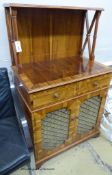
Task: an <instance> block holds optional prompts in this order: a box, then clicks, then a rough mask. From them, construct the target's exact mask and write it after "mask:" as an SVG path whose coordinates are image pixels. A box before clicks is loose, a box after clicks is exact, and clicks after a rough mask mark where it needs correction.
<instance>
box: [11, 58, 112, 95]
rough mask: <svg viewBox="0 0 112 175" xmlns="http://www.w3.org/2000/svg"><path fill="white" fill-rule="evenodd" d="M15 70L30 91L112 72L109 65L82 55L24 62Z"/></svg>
mask: <svg viewBox="0 0 112 175" xmlns="http://www.w3.org/2000/svg"><path fill="white" fill-rule="evenodd" d="M13 70H14V72H15V73H16V74H17V76H18V78H19V79H20V80H21V82H22V83H23V85H24V87H25V88H26V90H27V92H28V93H33V92H37V91H40V90H45V89H49V88H52V87H57V86H60V85H64V84H68V83H72V82H76V81H80V80H83V79H86V78H90V77H94V76H98V75H102V74H105V73H110V72H112V69H111V68H108V67H107V66H104V65H102V64H99V63H96V62H94V63H92V62H88V60H87V59H82V58H81V57H71V58H65V59H58V60H52V61H49V60H48V61H47V60H46V61H40V62H37V63H32V64H24V65H22V66H21V67H19V68H18V72H17V68H16V67H15V66H14V67H13Z"/></svg>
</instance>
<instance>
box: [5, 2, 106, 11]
mask: <svg viewBox="0 0 112 175" xmlns="http://www.w3.org/2000/svg"><path fill="white" fill-rule="evenodd" d="M4 7H17V8H21V7H24V8H48V9H69V10H70V9H71V10H94V11H96V10H98V11H103V10H104V9H103V8H98V7H94V8H91V7H75V6H56V5H38V4H18V3H8V4H4Z"/></svg>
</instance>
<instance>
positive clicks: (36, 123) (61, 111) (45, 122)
mask: <svg viewBox="0 0 112 175" xmlns="http://www.w3.org/2000/svg"><path fill="white" fill-rule="evenodd" d="M78 106H79V105H78ZM78 111H79V109H78V108H77V105H76V101H75V100H70V101H69V102H64V103H61V104H58V105H56V104H55V105H54V106H52V107H48V108H45V109H43V110H40V111H38V112H35V113H34V114H33V129H34V131H33V134H34V146H35V155H36V158H37V160H39V159H41V158H43V157H45V156H48V155H50V154H52V153H55V152H57V151H59V150H60V149H63V148H64V147H66V146H67V145H69V144H70V143H72V138H73V136H75V134H76V131H75V130H76V127H77V114H78Z"/></svg>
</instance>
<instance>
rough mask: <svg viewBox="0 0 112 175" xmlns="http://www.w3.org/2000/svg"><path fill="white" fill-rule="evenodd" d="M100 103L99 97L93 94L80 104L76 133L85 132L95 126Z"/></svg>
mask: <svg viewBox="0 0 112 175" xmlns="http://www.w3.org/2000/svg"><path fill="white" fill-rule="evenodd" d="M100 103H101V97H99V96H95V97H91V98H89V99H88V100H86V101H84V103H83V104H81V106H80V111H79V116H78V129H77V134H80V135H82V134H85V133H87V132H89V131H90V130H92V129H93V128H94V127H95V125H96V120H97V116H98V112H99V107H100Z"/></svg>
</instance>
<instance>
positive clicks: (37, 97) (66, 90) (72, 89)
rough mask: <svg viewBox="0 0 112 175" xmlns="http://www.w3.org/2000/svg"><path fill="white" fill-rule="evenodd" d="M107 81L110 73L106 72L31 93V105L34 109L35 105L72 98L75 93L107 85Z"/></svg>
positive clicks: (83, 92) (86, 91)
mask: <svg viewBox="0 0 112 175" xmlns="http://www.w3.org/2000/svg"><path fill="white" fill-rule="evenodd" d="M109 82H110V75H108V74H106V75H102V76H98V77H94V78H90V79H86V80H82V81H79V82H77V83H72V84H68V85H64V86H60V87H57V88H52V89H49V90H44V91H41V92H37V93H33V94H31V95H30V102H31V107H32V108H33V109H35V108H37V107H41V106H45V105H49V104H52V103H56V102H59V101H61V100H66V99H69V98H73V97H75V96H77V95H83V94H85V93H88V92H91V91H94V90H98V89H102V88H105V87H108V86H109Z"/></svg>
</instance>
